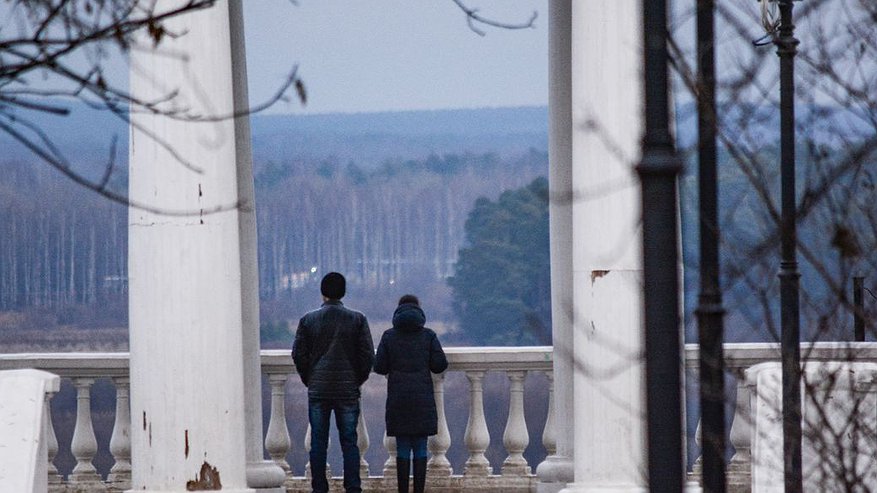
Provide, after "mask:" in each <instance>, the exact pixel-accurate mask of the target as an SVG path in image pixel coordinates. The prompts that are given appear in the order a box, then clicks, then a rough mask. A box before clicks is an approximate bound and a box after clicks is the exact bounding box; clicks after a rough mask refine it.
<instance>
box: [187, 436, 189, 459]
mask: <svg viewBox="0 0 877 493" xmlns="http://www.w3.org/2000/svg"><path fill="white" fill-rule="evenodd" d="M186 458H187V459H188V458H189V430H186Z"/></svg>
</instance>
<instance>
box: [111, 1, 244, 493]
mask: <svg viewBox="0 0 877 493" xmlns="http://www.w3.org/2000/svg"><path fill="white" fill-rule="evenodd" d="M234 1H237V0H234ZM168 8H172V6H169V7H168ZM164 27H165V28H166V30H167V31H168V32H171V33H176V34H181V35H179V36H174V37H170V36H168V37H165V38H164V39H163V40H162V42H161V43H160V44H159V46H158V47H157V48H156V49H152V50H149V49H140V50H131V92H132V94H133V95H134V96H135V97H136V98H138V99H140V100H145V101H163V100H165V99H167V98H168V96H170V95H175V96H174V97H173V98H171V99H170V100H168V101H166V102H164V103H160V105H159V107H160V108H164V109H167V110H171V109H175V110H177V111H181V112H182V113H183V114H184V115H185V114H187V115H190V116H193V115H199V116H202V117H211V116H225V117H227V116H229V115H232V114H233V112H234V110H235V104H234V99H235V98H234V94H235V90H234V80H235V77H234V72H235V71H234V69H233V64H232V42H231V26H230V6H229V2H228V1H222V0H220V1H218V2H217V3H216V4H215V5H214V6H213V7H212V8H208V9H204V10H199V11H197V12H194V13H190V14H187V15H184V16H178V17H174V18H172V19H170V20H168V21H166V22H165V23H164ZM144 45H145V46H152V44H151V43H150V41H149V40H148V39H147V38H146V35H145V33H144ZM238 131H239V128H238V126H237V125H236V122H235V120H234V119H230V118H222V119H219V120H216V121H210V119H207V120H206V121H201V122H194V121H192V120H191V119H188V118H168V117H166V116H162V115H156V114H148V113H138V112H133V113H132V115H131V142H130V173H129V187H130V196H131V198H132V199H133V200H134V201H139V202H143V203H148V204H150V205H151V206H154V207H158V208H160V209H162V210H163V211H186V212H190V213H192V214H189V215H167V214H158V213H153V212H147V211H144V210H142V209H138V208H131V209H130V210H129V223H130V227H129V257H128V272H129V297H130V306H129V319H130V346H131V414H132V420H133V424H134V425H133V426H132V436H131V455H132V462H133V471H132V491H144V490H145V491H149V492H183V491H191V490H193V489H211V488H212V489H219V488H220V484H221V488H222V490H223V491H229V492H235V493H238V492H252V491H253V490H251V489H248V488H247V482H246V462H247V456H246V451H247V428H246V417H245V401H246V400H247V399H246V398H245V392H244V381H245V378H244V373H245V370H244V358H243V357H242V356H243V355H244V341H243V330H244V329H243V327H242V325H243V320H244V318H243V313H244V309H243V307H242V293H241V286H242V261H241V244H242V243H241V233H240V231H241V224H240V218H239V213H238V210H237V209H236V208H234V207H231V208H228V209H226V210H224V211H222V212H218V213H214V214H210V213H209V212H210V211H211V210H212V209H215V208H217V207H223V206H231V205H234V204H236V203H238V200H239V192H238V170H237V156H238V149H237V147H238V138H237V132H238ZM260 434H261V433H260Z"/></svg>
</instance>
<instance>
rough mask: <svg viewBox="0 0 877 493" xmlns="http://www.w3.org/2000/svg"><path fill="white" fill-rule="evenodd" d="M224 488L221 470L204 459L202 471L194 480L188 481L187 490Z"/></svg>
mask: <svg viewBox="0 0 877 493" xmlns="http://www.w3.org/2000/svg"><path fill="white" fill-rule="evenodd" d="M221 489H222V481H220V480H219V471H218V470H217V469H216V468H215V467H213V466H211V465H210V464H208V463H207V461H204V463H203V464H201V472H200V473H198V475H197V476H195V479H194V480H192V481H187V482H186V491H217V490H221Z"/></svg>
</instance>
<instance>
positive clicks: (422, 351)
mask: <svg viewBox="0 0 877 493" xmlns="http://www.w3.org/2000/svg"><path fill="white" fill-rule="evenodd" d="M424 323H426V315H424V313H423V310H422V309H421V308H420V301H419V300H418V299H417V297H416V296H414V295H410V294H406V295H405V296H403V297H402V298H400V299H399V306H398V307H397V308H396V311H395V313H393V328H392V329H389V330H387V331H385V332H384V335H383V336H382V337H381V342H380V344H379V345H378V351H377V355H376V356H375V372H377V373H379V374H381V375H387V413H386V421H387V435H389V436H392V437H396V468H397V473H396V474H397V479H398V485H399V486H398V487H399V492H400V493H408V471H409V470H410V468H411V464H412V462H413V463H414V493H422V492H423V490H424V486H425V484H426V459H427V450H426V441H427V437H428V436H429V435H435V434H436V433H438V417H437V414H436V408H435V396H434V395H433V388H432V376H431V375H430V372H432V373H441V372H443V371H445V370H446V369H447V367H448V360H447V358H446V357H445V352H444V351H443V350H442V345H441V343H439V340H438V337H437V336H436V334H435V332H433V331H432V329H428V328H426V327H424V326H423V325H424ZM412 455H413V456H414V459H413V461H412V459H411V457H412Z"/></svg>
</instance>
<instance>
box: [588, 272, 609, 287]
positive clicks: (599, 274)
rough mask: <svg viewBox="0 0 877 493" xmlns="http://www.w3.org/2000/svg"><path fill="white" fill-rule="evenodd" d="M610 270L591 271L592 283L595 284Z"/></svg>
mask: <svg viewBox="0 0 877 493" xmlns="http://www.w3.org/2000/svg"><path fill="white" fill-rule="evenodd" d="M609 272H610V271H608V270H592V271H591V284H594V281H596V280H597V279H599V278H601V277H603V276H605V275H606V274H608V273H609Z"/></svg>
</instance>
